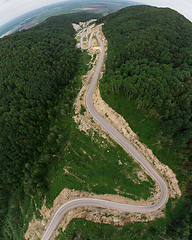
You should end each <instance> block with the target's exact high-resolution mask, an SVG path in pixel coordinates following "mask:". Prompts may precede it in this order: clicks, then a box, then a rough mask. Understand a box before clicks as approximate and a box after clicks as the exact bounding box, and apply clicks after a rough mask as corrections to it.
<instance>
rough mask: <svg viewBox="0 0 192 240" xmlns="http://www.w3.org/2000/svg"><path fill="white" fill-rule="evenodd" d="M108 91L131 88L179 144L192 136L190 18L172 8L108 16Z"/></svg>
mask: <svg viewBox="0 0 192 240" xmlns="http://www.w3.org/2000/svg"><path fill="white" fill-rule="evenodd" d="M102 21H103V22H104V23H105V24H104V26H103V31H104V33H105V36H106V38H107V40H108V44H109V46H108V47H109V50H108V57H107V62H106V64H107V69H106V74H105V78H104V79H103V81H102V84H105V85H106V88H107V91H119V90H121V89H123V90H125V91H126V92H127V95H128V96H129V98H134V99H135V103H136V105H137V107H138V108H150V109H151V110H152V111H153V112H155V111H156V112H157V113H158V114H159V117H160V118H161V119H162V120H163V121H164V131H165V132H166V133H167V134H169V137H170V138H172V139H173V141H174V144H175V145H176V146H178V147H186V146H187V145H188V146H190V143H191V142H192V121H191V117H192V112H191V100H192V94H191V93H192V82H191V74H192V24H191V22H190V21H188V20H187V19H185V18H184V17H183V16H182V15H180V14H178V13H177V12H175V11H174V10H171V9H160V8H154V7H147V6H134V7H128V8H124V9H122V10H120V11H118V12H116V13H114V14H110V15H109V16H107V17H104V18H102V19H100V20H98V22H102Z"/></svg>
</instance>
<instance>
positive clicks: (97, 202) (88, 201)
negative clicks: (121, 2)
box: [41, 30, 168, 240]
mask: <svg viewBox="0 0 192 240" xmlns="http://www.w3.org/2000/svg"><path fill="white" fill-rule="evenodd" d="M95 32H96V36H97V39H98V41H99V43H100V46H101V52H100V57H99V62H98V64H97V67H96V70H95V72H94V75H93V78H92V81H91V84H90V86H89V89H88V91H87V95H86V105H87V109H88V111H89V112H90V114H91V115H92V116H93V118H94V119H95V120H96V121H97V122H98V123H99V124H100V125H101V126H102V127H103V128H104V129H105V130H106V131H107V132H108V133H109V134H110V135H111V137H112V138H113V139H114V140H115V141H116V142H118V143H119V144H120V145H121V146H122V147H123V148H124V149H125V150H126V151H127V152H129V153H130V154H131V155H132V156H133V158H134V159H135V160H136V161H137V162H138V163H140V164H141V165H142V166H143V167H144V168H145V170H146V171H147V172H148V174H149V175H150V176H151V177H152V178H153V179H154V181H156V182H157V183H158V185H159V187H160V189H161V196H160V199H159V200H158V201H157V202H156V203H155V204H153V205H150V206H146V205H131V204H123V203H117V202H112V201H106V200H101V199H94V198H78V199H74V200H71V201H69V202H67V203H65V204H63V205H62V206H61V207H60V208H59V209H58V210H57V212H56V213H55V215H54V217H53V218H52V220H51V222H50V224H49V225H48V227H47V229H46V231H45V233H44V235H43V237H42V239H41V240H48V239H49V238H50V237H51V235H52V233H53V231H54V230H55V228H56V226H57V225H58V223H59V222H60V220H61V219H62V217H63V215H64V214H65V213H67V212H68V211H70V210H71V209H74V208H77V207H82V206H85V207H86V206H95V207H103V208H111V209H119V210H125V211H129V212H152V211H155V210H157V209H159V208H161V207H162V206H163V205H164V204H165V203H166V202H167V200H168V189H167V185H166V183H165V182H164V180H163V179H162V178H161V176H160V175H159V174H158V173H157V172H156V171H155V170H154V169H153V167H152V165H150V164H149V163H148V162H147V161H146V160H145V158H144V157H143V155H142V154H141V153H139V152H138V151H137V150H136V149H135V148H134V147H133V146H132V144H131V143H130V142H129V141H128V140H127V139H125V138H124V137H123V136H122V135H121V134H120V133H119V132H118V131H117V130H116V129H115V128H114V127H113V126H112V125H111V124H110V123H109V122H108V121H106V119H104V118H103V117H102V116H100V115H99V114H98V113H97V112H96V110H95V109H94V107H93V104H92V95H93V92H94V89H95V87H96V85H97V79H98V78H99V74H100V71H101V67H102V64H103V60H104V45H103V43H102V41H101V39H100V37H99V30H98V31H93V32H92V33H91V35H90V39H89V43H88V46H87V47H84V45H83V37H84V36H85V35H86V34H88V31H86V32H85V33H83V36H82V37H81V48H82V49H88V48H89V47H91V39H92V37H93V34H94V33H95Z"/></svg>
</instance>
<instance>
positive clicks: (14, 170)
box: [0, 13, 98, 240]
mask: <svg viewBox="0 0 192 240" xmlns="http://www.w3.org/2000/svg"><path fill="white" fill-rule="evenodd" d="M97 16H98V15H97V14H89V13H82V14H69V15H60V16H58V17H51V18H49V19H47V20H46V21H44V22H43V23H41V24H39V25H37V26H35V27H33V28H31V29H28V30H23V31H22V32H18V33H15V34H12V35H10V36H8V37H4V38H2V39H0V71H1V74H0V152H1V156H0V163H1V164H0V205H1V209H0V239H7V240H8V239H15V238H14V237H13V236H12V233H11V231H12V230H11V228H12V227H11V226H13V225H15V224H17V223H18V222H19V225H18V229H19V226H20V227H21V226H22V222H21V221H20V220H19V212H20V211H21V209H20V207H19V206H20V204H21V202H22V200H23V198H24V196H25V197H26V196H27V195H28V196H35V195H37V196H38V197H40V198H42V197H43V196H44V193H45V191H46V190H47V189H48V187H49V183H48V179H47V177H46V174H47V172H46V168H47V166H48V165H49V163H50V161H52V159H51V158H50V157H49V155H48V154H49V153H50V152H52V153H56V151H57V148H59V147H60V146H59V144H58V145H57V144H54V143H55V142H54V141H53V139H51V140H50V142H51V141H52V143H53V144H52V146H49V149H44V142H45V140H46V139H47V136H48V134H49V127H50V125H51V124H52V122H53V121H54V118H55V115H56V110H55V109H54V107H55V106H56V105H57V104H58V101H59V99H60V98H61V97H64V98H65V99H66V105H67V108H68V111H70V108H71V107H72V99H73V98H74V96H75V95H76V90H75V89H76V86H75V82H74V81H73V83H72V81H71V80H72V79H74V76H75V73H76V72H77V65H78V61H79V59H80V55H81V51H80V50H79V49H76V48H75V45H76V40H75V39H74V35H75V30H74V29H73V26H72V23H79V21H87V20H89V19H91V18H92V17H93V18H94V17H97ZM67 137H68V136H67V134H66V136H65V138H66V139H64V140H65V141H67ZM53 138H54V137H53ZM55 141H56V139H55ZM42 199H43V198H42ZM5 224H8V225H9V227H8V228H9V230H7V229H8V228H5V227H4V226H5Z"/></svg>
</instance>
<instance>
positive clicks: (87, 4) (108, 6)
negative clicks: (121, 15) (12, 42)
mask: <svg viewBox="0 0 192 240" xmlns="http://www.w3.org/2000/svg"><path fill="white" fill-rule="evenodd" d="M135 4H138V3H136V2H132V1H118V2H114V1H109V0H104V1H102V2H97V1H96V2H95V1H93V0H83V1H81V0H73V1H66V2H62V3H56V4H51V5H48V6H45V7H42V8H39V9H36V10H34V11H31V12H28V13H26V14H24V15H22V16H20V17H17V18H16V19H13V20H12V21H10V22H8V23H7V24H5V25H3V26H1V27H0V37H3V36H6V35H9V34H11V33H13V32H16V31H20V30H21V29H26V28H29V27H32V26H34V25H36V24H38V23H40V22H42V21H44V20H45V19H47V18H48V17H51V16H56V15H60V14H67V13H74V12H82V11H86V12H90V13H100V14H101V16H102V15H107V14H109V13H111V12H115V11H117V10H119V9H121V8H123V7H126V6H131V5H135Z"/></svg>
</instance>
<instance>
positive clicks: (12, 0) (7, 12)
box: [0, 0, 192, 26]
mask: <svg viewBox="0 0 192 240" xmlns="http://www.w3.org/2000/svg"><path fill="white" fill-rule="evenodd" d="M65 1H68V0H0V26H2V25H4V24H5V23H7V22H9V21H10V20H12V19H14V18H16V17H19V16H20V15H22V14H24V13H27V12H30V11H32V10H35V9H38V8H40V7H43V6H47V5H50V4H54V3H58V2H65ZM112 1H113V0H112ZM117 1H118V0H116V2H117ZM134 1H135V2H140V3H142V4H149V5H152V6H159V7H170V8H172V9H174V10H176V11H178V12H180V13H181V14H183V15H184V16H185V17H186V18H187V19H189V20H190V21H191V22H192V0H134Z"/></svg>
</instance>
